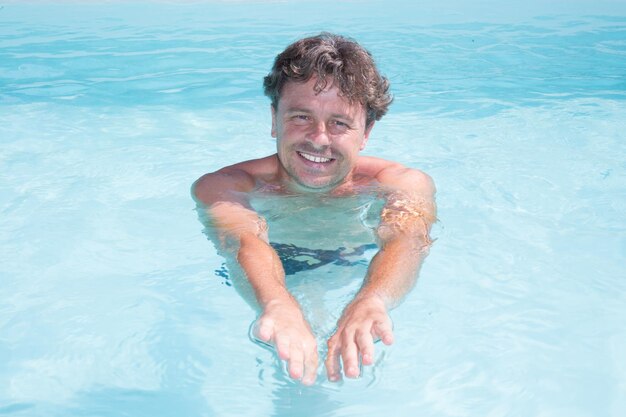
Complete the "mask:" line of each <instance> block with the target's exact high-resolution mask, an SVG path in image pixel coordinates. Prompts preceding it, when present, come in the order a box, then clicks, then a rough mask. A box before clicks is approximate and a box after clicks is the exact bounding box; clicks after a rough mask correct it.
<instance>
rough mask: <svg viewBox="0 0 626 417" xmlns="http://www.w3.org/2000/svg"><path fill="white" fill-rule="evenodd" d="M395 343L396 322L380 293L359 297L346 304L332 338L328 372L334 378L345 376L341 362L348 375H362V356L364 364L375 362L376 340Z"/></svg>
mask: <svg viewBox="0 0 626 417" xmlns="http://www.w3.org/2000/svg"><path fill="white" fill-rule="evenodd" d="M378 339H381V340H382V341H383V343H384V344H386V345H390V344H392V343H393V331H392V323H391V319H390V318H389V315H388V314H387V309H386V307H385V304H384V302H383V301H382V300H381V299H380V298H379V297H376V296H372V297H363V298H360V299H355V300H354V301H352V303H350V305H348V307H346V309H345V310H344V312H343V315H342V316H341V319H339V322H338V323H337V330H336V331H335V334H333V335H332V337H331V338H330V339H329V340H328V356H327V357H326V372H327V374H328V379H329V380H330V381H338V380H339V379H340V378H341V365H340V363H339V359H340V358H341V361H342V362H343V371H344V373H345V375H346V376H347V377H348V378H357V377H358V376H359V368H360V367H359V357H360V358H361V361H362V363H363V365H371V364H372V363H373V362H374V342H375V341H376V340H378Z"/></svg>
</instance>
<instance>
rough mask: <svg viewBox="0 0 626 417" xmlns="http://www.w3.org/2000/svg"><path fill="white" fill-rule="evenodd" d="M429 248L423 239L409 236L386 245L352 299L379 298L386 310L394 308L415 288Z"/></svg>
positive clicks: (393, 240) (374, 260)
mask: <svg viewBox="0 0 626 417" xmlns="http://www.w3.org/2000/svg"><path fill="white" fill-rule="evenodd" d="M428 248H429V242H427V241H426V240H425V239H416V238H415V237H413V238H409V237H408V236H403V237H398V238H395V239H392V240H390V241H388V242H385V243H384V244H383V248H382V249H381V250H380V251H379V252H378V253H377V254H376V256H374V258H373V259H372V261H371V262H370V266H369V269H368V272H367V276H366V278H365V281H364V283H363V286H362V287H361V289H360V290H359V293H358V294H357V296H356V297H355V300H358V299H362V298H367V297H372V296H373V297H377V298H380V299H381V300H382V301H383V303H384V304H385V307H386V308H387V309H391V308H394V307H396V306H397V305H398V304H400V302H401V301H402V299H403V298H404V296H406V294H408V293H409V292H410V291H411V289H412V288H413V286H414V285H415V282H416V280H417V276H418V273H419V270H420V268H421V265H422V263H423V261H424V259H425V258H426V256H427V255H428Z"/></svg>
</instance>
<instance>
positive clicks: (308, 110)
mask: <svg viewBox="0 0 626 417" xmlns="http://www.w3.org/2000/svg"><path fill="white" fill-rule="evenodd" d="M264 87H265V94H266V95H267V96H268V97H269V98H270V99H271V101H272V103H271V113H272V130H271V134H272V136H273V137H275V138H276V143H277V153H276V154H274V155H270V156H267V157H264V158H261V159H255V160H250V161H245V162H241V163H238V164H235V165H232V166H228V167H225V168H222V169H220V170H218V171H216V172H213V173H210V174H206V175H204V176H203V177H201V178H200V179H199V180H198V181H197V182H196V183H195V185H194V189H193V191H194V194H195V198H196V199H197V200H198V201H200V202H201V203H202V204H203V205H204V206H205V207H206V211H207V214H208V216H209V217H210V218H211V219H212V224H213V225H214V226H215V227H216V229H217V232H218V235H219V236H220V239H221V240H222V242H224V241H226V240H228V241H229V242H230V243H233V242H234V243H235V245H234V247H235V248H236V249H235V250H234V252H235V255H236V259H237V262H238V263H239V264H240V265H241V267H242V269H243V271H244V272H245V275H246V278H247V280H248V281H249V283H250V285H251V287H252V289H253V290H254V295H255V297H256V300H257V301H258V304H259V307H260V309H261V314H260V316H259V318H258V320H257V322H256V325H255V336H256V337H257V338H259V339H260V340H262V341H265V342H267V343H270V344H272V345H273V346H274V347H275V349H276V350H277V353H278V356H279V357H280V358H281V359H283V360H285V361H287V364H288V369H289V374H290V376H291V377H292V378H294V379H299V380H301V382H302V383H303V384H305V385H310V384H313V383H314V382H315V378H316V374H317V367H318V352H317V346H316V342H315V338H314V336H313V334H312V332H311V329H310V327H309V324H308V323H307V322H306V320H305V318H304V315H303V313H302V310H301V308H300V306H299V304H298V302H297V301H296V300H295V299H294V297H293V296H292V295H291V294H290V293H289V291H288V290H287V288H286V285H285V272H284V269H283V265H282V264H281V260H280V257H279V256H278V254H277V253H276V251H275V250H274V248H273V247H272V246H271V245H270V244H269V239H268V227H267V223H266V221H265V220H264V219H263V218H262V217H261V216H260V215H259V214H258V213H257V212H255V210H254V208H253V207H252V206H251V204H250V199H249V195H250V193H252V192H254V193H273V194H278V195H281V194H284V195H287V194H289V195H293V194H320V195H322V194H323V195H324V196H328V197H331V198H332V197H335V196H336V197H339V196H346V195H354V194H357V193H359V192H361V191H360V190H363V189H365V188H367V187H370V189H371V187H373V186H375V187H377V188H378V189H380V190H381V192H382V193H383V195H384V198H385V199H386V205H385V207H384V208H383V210H382V212H381V215H380V217H381V218H380V224H379V225H378V227H377V228H376V235H377V238H378V244H379V247H380V250H379V251H378V253H377V254H376V255H375V256H374V258H373V259H372V261H371V263H370V265H369V268H368V272H367V275H366V277H365V279H364V282H363V285H362V287H361V289H360V290H359V291H358V293H357V295H356V296H355V297H354V299H353V300H352V301H351V302H350V303H349V304H348V305H347V306H346V308H345V310H344V311H343V314H342V316H341V318H340V320H339V321H338V323H337V328H336V331H335V333H334V334H333V335H332V337H331V338H330V339H329V340H328V355H327V357H326V360H325V365H326V371H327V375H328V379H329V380H331V381H337V380H339V379H340V377H341V372H342V364H343V373H344V374H345V375H346V376H347V377H349V378H356V377H358V376H359V372H360V363H362V364H363V365H371V364H372V363H373V358H374V342H375V341H376V340H378V339H380V340H382V341H383V343H385V344H387V345H389V344H391V343H392V342H393V331H392V323H391V320H390V318H389V315H388V311H389V310H390V309H391V308H393V307H394V306H396V305H397V304H398V303H399V302H400V301H401V299H402V297H403V296H404V295H405V294H407V293H408V291H410V289H411V288H412V287H413V285H414V283H415V280H416V278H417V274H418V272H419V268H420V265H421V263H422V261H423V259H424V258H425V256H426V254H427V253H428V248H429V246H430V239H429V231H430V226H431V225H432V223H433V222H434V221H435V216H436V214H435V204H434V193H435V188H434V184H433V182H432V180H431V179H430V177H429V176H427V175H426V174H425V173H423V172H421V171H418V170H416V169H411V168H407V167H404V166H402V165H400V164H398V163H395V162H391V161H386V160H383V159H379V158H373V157H365V156H360V155H359V152H360V151H361V150H363V148H364V147H365V145H366V143H367V140H368V138H369V135H370V132H371V131H372V128H373V126H374V123H375V121H377V120H380V118H381V117H382V116H383V115H384V114H385V113H386V111H387V107H388V105H389V104H390V103H391V96H390V94H389V92H388V90H389V83H388V81H387V79H386V78H385V77H382V76H381V75H380V74H379V72H378V70H377V69H376V67H375V64H374V61H373V59H372V57H371V55H370V54H369V53H368V52H367V51H366V50H365V49H363V48H362V47H361V46H360V45H359V44H357V43H356V42H354V41H352V40H350V39H347V38H344V37H341V36H337V35H333V34H329V33H322V34H320V35H318V36H314V37H310V38H305V39H301V40H299V41H297V42H295V43H293V44H292V45H290V46H288V47H287V48H286V49H285V51H284V52H282V53H281V54H279V55H278V56H277V57H276V60H275V63H274V66H273V68H272V71H271V73H270V74H269V75H268V76H267V77H265V80H264ZM338 233H340V231H338ZM320 285H324V284H323V282H320Z"/></svg>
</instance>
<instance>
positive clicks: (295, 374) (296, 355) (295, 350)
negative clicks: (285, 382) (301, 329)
mask: <svg viewBox="0 0 626 417" xmlns="http://www.w3.org/2000/svg"><path fill="white" fill-rule="evenodd" d="M303 372H304V353H303V352H302V348H301V347H300V346H299V345H298V344H296V343H292V344H291V346H290V349H289V376H290V377H292V378H293V379H300V378H302V374H303Z"/></svg>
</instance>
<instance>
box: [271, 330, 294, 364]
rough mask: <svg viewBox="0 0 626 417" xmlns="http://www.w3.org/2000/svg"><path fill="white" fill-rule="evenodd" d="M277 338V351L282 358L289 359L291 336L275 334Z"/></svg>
mask: <svg viewBox="0 0 626 417" xmlns="http://www.w3.org/2000/svg"><path fill="white" fill-rule="evenodd" d="M274 337H275V338H276V340H275V342H276V352H277V353H278V357H279V358H280V359H282V360H289V355H290V353H291V352H290V345H291V343H290V340H289V337H286V336H280V335H275V336H274Z"/></svg>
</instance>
